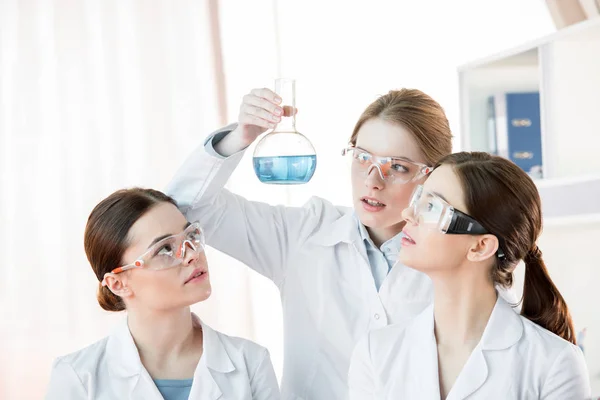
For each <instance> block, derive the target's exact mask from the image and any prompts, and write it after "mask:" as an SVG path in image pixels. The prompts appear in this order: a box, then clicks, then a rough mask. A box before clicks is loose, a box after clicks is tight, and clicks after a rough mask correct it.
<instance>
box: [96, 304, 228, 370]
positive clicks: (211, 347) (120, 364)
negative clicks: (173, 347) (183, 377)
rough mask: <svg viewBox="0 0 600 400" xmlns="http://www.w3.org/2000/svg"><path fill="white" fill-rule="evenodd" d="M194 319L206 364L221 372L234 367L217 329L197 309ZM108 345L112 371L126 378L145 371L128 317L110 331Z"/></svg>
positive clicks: (199, 367) (199, 365)
mask: <svg viewBox="0 0 600 400" xmlns="http://www.w3.org/2000/svg"><path fill="white" fill-rule="evenodd" d="M192 320H193V324H194V326H202V335H203V347H204V350H203V354H202V358H203V359H204V363H205V365H206V367H208V368H209V369H211V370H213V371H215V372H220V373H227V372H232V371H234V370H235V366H234V365H233V362H232V361H231V358H230V357H229V355H228V354H227V351H226V349H225V347H224V346H223V343H222V342H221V339H220V338H219V335H218V334H217V332H216V331H214V330H213V329H212V328H211V327H210V326H208V325H206V324H205V323H203V322H202V321H200V318H198V316H197V315H196V314H194V313H192ZM106 346H107V353H108V357H109V360H110V365H111V373H112V374H114V375H115V376H118V377H123V378H125V377H131V376H135V375H139V374H140V373H141V372H142V371H145V369H144V368H143V365H142V361H141V360H140V355H139V353H138V350H137V347H136V345H135V342H134V341H133V337H132V336H131V332H130V331H129V326H128V325H127V319H126V318H124V319H123V321H121V323H120V324H119V325H118V326H117V328H116V329H115V331H114V332H113V334H112V335H110V337H109V339H108V343H107V345H106ZM202 364H203V363H202V362H200V363H199V364H198V368H196V372H195V374H194V376H196V375H197V374H198V370H200V369H201V367H202Z"/></svg>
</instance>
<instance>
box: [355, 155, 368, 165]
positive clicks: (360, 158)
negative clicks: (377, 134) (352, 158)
mask: <svg viewBox="0 0 600 400" xmlns="http://www.w3.org/2000/svg"><path fill="white" fill-rule="evenodd" d="M370 158H371V155H370V154H369V153H365V152H362V153H357V154H356V159H357V160H358V161H359V162H360V163H361V164H362V163H365V162H367V161H368V160H369V159H370Z"/></svg>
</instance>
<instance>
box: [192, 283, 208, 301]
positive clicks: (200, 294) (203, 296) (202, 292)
mask: <svg viewBox="0 0 600 400" xmlns="http://www.w3.org/2000/svg"><path fill="white" fill-rule="evenodd" d="M211 294H212V287H211V286H210V285H208V286H205V287H202V288H198V290H197V292H196V293H195V295H194V300H193V303H192V304H196V303H201V302H203V301H205V300H208V298H209V297H210V295H211Z"/></svg>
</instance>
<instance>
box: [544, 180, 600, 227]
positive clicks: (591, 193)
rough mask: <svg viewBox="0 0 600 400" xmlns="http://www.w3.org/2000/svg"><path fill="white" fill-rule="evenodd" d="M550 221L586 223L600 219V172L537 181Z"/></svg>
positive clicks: (546, 220) (545, 218)
mask: <svg viewBox="0 0 600 400" xmlns="http://www.w3.org/2000/svg"><path fill="white" fill-rule="evenodd" d="M535 184H536V186H537V187H538V191H539V192H540V198H541V200H542V210H543V213H544V220H545V223H547V224H587V223H595V222H597V221H599V216H600V176H594V175H588V176H581V177H575V178H561V179H541V180H537V181H535Z"/></svg>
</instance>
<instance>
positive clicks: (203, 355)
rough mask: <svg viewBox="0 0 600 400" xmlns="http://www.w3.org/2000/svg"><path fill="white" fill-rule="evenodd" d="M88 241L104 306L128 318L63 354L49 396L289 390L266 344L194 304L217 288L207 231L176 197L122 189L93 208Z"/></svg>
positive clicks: (137, 399) (167, 396) (176, 398)
mask: <svg viewBox="0 0 600 400" xmlns="http://www.w3.org/2000/svg"><path fill="white" fill-rule="evenodd" d="M84 241H85V250H86V254H87V257H88V260H89V261H90V264H91V266H92V268H93V270H94V273H95V275H96V277H97V278H98V280H99V281H100V282H101V283H100V284H99V285H100V286H99V292H98V301H99V303H100V305H101V306H102V308H104V309H105V310H108V311H121V310H127V317H126V318H124V319H123V321H122V322H121V323H120V324H119V326H118V327H117V328H116V329H115V330H114V332H113V333H112V334H111V335H110V336H108V337H106V338H104V339H102V340H100V341H99V342H96V343H94V344H93V345H91V346H89V347H87V348H85V349H83V350H79V351H77V352H75V353H72V354H69V355H67V356H64V357H59V358H58V359H57V360H56V361H55V363H54V366H53V370H52V374H51V379H50V385H49V388H48V392H47V396H46V399H47V400H84V399H89V400H92V399H94V400H114V399H131V400H152V399H155V400H163V399H164V400H180V399H186V400H187V399H192V400H193V399H198V400H200V399H202V400H206V399H214V400H216V399H223V400H225V399H230V400H240V399H247V400H252V399H255V400H256V399H258V400H273V399H275V400H277V399H279V398H280V395H279V388H278V384H277V379H276V377H275V373H274V371H273V366H272V364H271V361H270V357H269V353H268V351H267V350H266V349H265V348H263V347H260V346H259V345H257V344H254V343H252V342H250V341H248V340H244V339H240V338H234V337H229V336H227V335H224V334H222V333H219V332H216V331H214V330H213V329H211V328H210V327H209V326H208V325H206V324H204V323H203V322H201V321H200V319H199V318H198V317H197V316H196V315H194V314H192V312H191V311H190V305H192V304H194V303H197V302H199V301H203V300H205V299H206V298H208V297H209V296H210V293H211V285H210V280H209V272H208V265H207V262H206V257H205V254H204V236H203V232H202V230H201V227H200V225H199V224H198V223H191V224H190V223H189V222H187V221H186V219H185V217H184V216H183V215H182V214H181V212H180V211H179V210H178V209H177V207H176V205H175V202H174V201H173V200H172V199H171V198H169V197H168V196H166V195H164V194H163V193H161V192H158V191H155V190H150V189H129V190H121V191H118V192H115V193H113V194H112V195H110V196H109V197H107V198H106V199H104V200H103V201H102V202H100V203H99V204H98V205H97V206H96V208H94V210H93V211H92V213H91V215H90V217H89V220H88V223H87V226H86V231H85V240H84Z"/></svg>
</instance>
